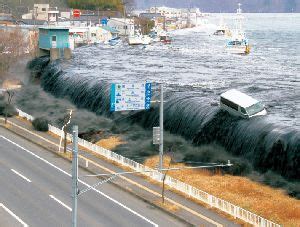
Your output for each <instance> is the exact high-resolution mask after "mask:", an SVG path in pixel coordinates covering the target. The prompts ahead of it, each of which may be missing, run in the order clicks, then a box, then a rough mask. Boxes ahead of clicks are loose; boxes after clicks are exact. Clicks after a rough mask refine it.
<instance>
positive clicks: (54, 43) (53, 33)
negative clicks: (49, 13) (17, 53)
mask: <svg viewBox="0 0 300 227" xmlns="http://www.w3.org/2000/svg"><path fill="white" fill-rule="evenodd" d="M69 47H70V43H69V29H68V28H59V27H53V28H51V27H41V28H39V48H40V49H44V50H50V49H51V48H69Z"/></svg>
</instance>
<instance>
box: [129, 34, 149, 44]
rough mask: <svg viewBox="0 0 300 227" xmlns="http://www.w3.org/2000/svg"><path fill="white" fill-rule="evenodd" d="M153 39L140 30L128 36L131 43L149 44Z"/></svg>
mask: <svg viewBox="0 0 300 227" xmlns="http://www.w3.org/2000/svg"><path fill="white" fill-rule="evenodd" d="M151 42H152V39H151V38H150V36H148V35H142V34H141V33H140V32H139V31H137V32H135V34H134V35H133V36H129V37H128V44H129V45H149V44H150V43H151Z"/></svg>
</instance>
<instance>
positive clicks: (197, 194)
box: [17, 109, 281, 227]
mask: <svg viewBox="0 0 300 227" xmlns="http://www.w3.org/2000/svg"><path fill="white" fill-rule="evenodd" d="M17 111H18V113H19V116H20V117H23V118H26V119H27V120H29V121H33V119H34V117H33V116H31V115H29V114H27V113H25V112H23V111H21V110H19V109H17ZM49 131H50V132H52V133H54V134H56V135H59V136H61V135H62V133H63V131H62V130H60V129H59V128H56V127H54V126H52V125H49ZM67 139H69V140H72V135H71V134H67ZM78 144H79V145H80V146H82V147H84V148H86V149H89V150H91V151H93V152H95V153H97V154H99V155H102V156H104V157H105V158H108V159H110V160H113V161H115V162H117V163H119V164H121V165H124V166H127V167H130V168H132V169H134V170H135V171H139V172H141V171H144V170H147V171H150V172H144V173H142V174H144V175H146V176H148V177H150V178H152V179H154V180H156V181H159V182H160V181H161V179H162V174H161V173H160V172H158V171H157V170H153V169H151V168H149V167H147V166H144V165H142V164H140V163H138V162H135V161H133V160H131V159H128V158H126V157H124V156H121V155H119V154H117V153H114V152H112V151H110V150H107V149H105V148H103V147H100V146H98V145H96V144H93V143H90V142H88V141H86V140H83V139H80V138H78ZM165 184H166V185H168V186H169V187H171V188H173V189H176V190H178V191H180V192H182V193H184V194H186V195H188V196H189V197H190V198H194V199H196V200H199V201H201V202H203V203H206V204H208V205H209V206H210V207H214V208H217V209H219V210H221V211H223V212H224V213H226V214H229V215H231V216H233V217H234V218H238V219H241V220H243V221H245V222H246V223H249V224H252V225H253V226H257V227H281V225H279V224H276V223H274V222H272V221H270V220H267V219H265V218H263V217H261V216H259V215H257V214H255V213H252V212H250V211H248V210H245V209H243V208H241V207H239V206H236V205H234V204H232V203H230V202H227V201H225V200H223V199H220V198H218V197H215V196H213V195H210V194H209V193H207V192H204V191H202V190H200V189H198V188H195V187H193V186H191V185H188V184H186V183H184V182H181V181H179V180H177V179H175V178H173V177H170V176H166V179H165Z"/></svg>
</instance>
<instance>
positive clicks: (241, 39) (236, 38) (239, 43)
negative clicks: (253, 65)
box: [226, 3, 250, 55]
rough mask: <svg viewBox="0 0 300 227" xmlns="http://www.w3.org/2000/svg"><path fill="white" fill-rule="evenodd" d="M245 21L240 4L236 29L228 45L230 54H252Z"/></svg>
mask: <svg viewBox="0 0 300 227" xmlns="http://www.w3.org/2000/svg"><path fill="white" fill-rule="evenodd" d="M243 19H244V17H243V16H242V9H241V4H240V3H239V8H238V9H237V17H236V27H235V29H234V30H233V31H232V36H231V37H230V39H229V40H228V41H227V44H226V49H227V51H228V52H229V53H232V54H243V55H244V54H249V53H250V45H249V40H248V39H247V38H246V34H245V32H244V30H243V26H242V21H243Z"/></svg>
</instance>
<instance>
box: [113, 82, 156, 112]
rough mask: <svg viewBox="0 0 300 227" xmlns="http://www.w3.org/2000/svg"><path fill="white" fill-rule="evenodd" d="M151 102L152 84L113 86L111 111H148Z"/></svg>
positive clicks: (119, 84) (116, 84) (121, 84)
mask: <svg viewBox="0 0 300 227" xmlns="http://www.w3.org/2000/svg"><path fill="white" fill-rule="evenodd" d="M150 102H151V83H134V84H127V83H115V84H111V91H110V111H126V110H144V109H146V110H148V109H150Z"/></svg>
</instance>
